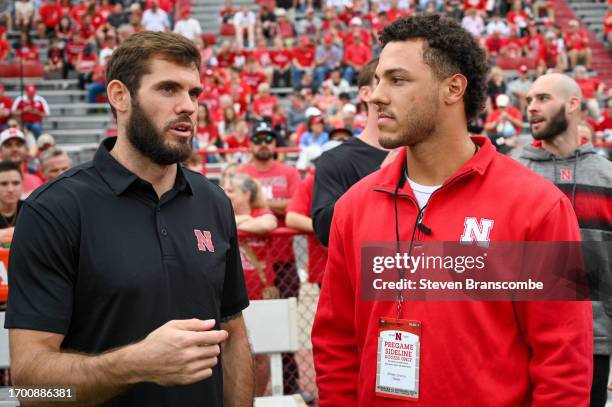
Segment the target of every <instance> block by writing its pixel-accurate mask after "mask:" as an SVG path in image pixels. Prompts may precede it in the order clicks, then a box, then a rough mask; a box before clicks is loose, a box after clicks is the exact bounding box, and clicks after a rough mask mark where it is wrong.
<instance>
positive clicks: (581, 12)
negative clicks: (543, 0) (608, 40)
mask: <svg viewBox="0 0 612 407" xmlns="http://www.w3.org/2000/svg"><path fill="white" fill-rule="evenodd" d="M552 2H553V5H554V6H553V7H554V9H555V19H556V21H557V24H559V25H560V26H561V27H567V23H568V22H569V20H571V19H577V20H581V21H582V23H583V24H585V25H586V26H587V28H588V30H589V42H590V46H591V49H592V51H593V63H592V69H593V70H594V71H595V73H596V76H597V78H598V79H599V80H601V81H602V82H604V83H605V84H606V88H609V87H610V86H611V85H612V52H611V51H610V50H609V49H608V48H606V45H605V44H604V43H603V41H602V39H603V37H602V35H603V19H604V16H605V15H606V9H607V4H605V3H592V2H588V3H587V2H585V1H583V0H567V1H566V0H552ZM596 12H597V13H599V14H598V15H597V14H596ZM593 26H596V27H597V28H598V29H597V30H593V29H592V27H593Z"/></svg>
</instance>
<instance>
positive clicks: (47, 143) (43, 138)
mask: <svg viewBox="0 0 612 407" xmlns="http://www.w3.org/2000/svg"><path fill="white" fill-rule="evenodd" d="M36 145H37V147H38V155H40V154H42V152H43V151H46V150H48V149H50V148H51V147H55V138H53V136H52V135H50V134H49V133H43V134H41V135H40V137H39V138H38V140H36Z"/></svg>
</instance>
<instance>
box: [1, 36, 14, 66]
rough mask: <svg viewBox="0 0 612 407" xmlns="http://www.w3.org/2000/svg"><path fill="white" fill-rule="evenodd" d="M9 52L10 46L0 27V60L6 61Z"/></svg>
mask: <svg viewBox="0 0 612 407" xmlns="http://www.w3.org/2000/svg"><path fill="white" fill-rule="evenodd" d="M10 53H11V46H10V44H9V42H8V40H7V39H6V31H5V30H1V29H0V62H3V61H6V60H7V59H8V57H9V55H10Z"/></svg>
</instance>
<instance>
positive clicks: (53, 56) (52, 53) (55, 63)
mask: <svg viewBox="0 0 612 407" xmlns="http://www.w3.org/2000/svg"><path fill="white" fill-rule="evenodd" d="M63 71H64V49H63V47H61V44H60V42H59V40H58V39H57V38H51V45H50V46H49V50H48V51H47V64H46V65H45V72H46V73H47V77H54V76H56V75H55V74H58V75H59V76H61V74H62V72H63Z"/></svg>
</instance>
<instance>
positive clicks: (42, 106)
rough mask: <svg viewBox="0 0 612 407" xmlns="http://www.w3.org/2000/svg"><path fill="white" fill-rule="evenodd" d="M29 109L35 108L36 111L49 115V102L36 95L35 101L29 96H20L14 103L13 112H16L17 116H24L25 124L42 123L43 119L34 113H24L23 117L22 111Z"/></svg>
mask: <svg viewBox="0 0 612 407" xmlns="http://www.w3.org/2000/svg"><path fill="white" fill-rule="evenodd" d="M28 107H34V110H36V111H39V112H43V113H45V114H46V115H49V105H48V104H47V101H46V100H45V99H43V98H42V96H39V95H34V99H33V100H32V99H30V98H28V97H27V96H18V97H17V99H15V101H14V102H13V106H11V110H12V111H13V112H15V114H16V115H20V116H22V118H23V119H22V120H23V122H24V123H40V122H41V121H42V118H41V117H40V116H39V115H36V114H32V113H24V114H23V115H21V114H20V112H21V111H22V110H25V109H26V108H28Z"/></svg>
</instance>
